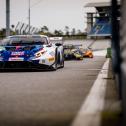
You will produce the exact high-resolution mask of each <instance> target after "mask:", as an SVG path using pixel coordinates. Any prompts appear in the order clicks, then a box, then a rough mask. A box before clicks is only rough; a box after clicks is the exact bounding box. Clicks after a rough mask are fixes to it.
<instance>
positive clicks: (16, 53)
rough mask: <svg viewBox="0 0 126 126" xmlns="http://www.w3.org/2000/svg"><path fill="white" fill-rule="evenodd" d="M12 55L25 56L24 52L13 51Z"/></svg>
mask: <svg viewBox="0 0 126 126" xmlns="http://www.w3.org/2000/svg"><path fill="white" fill-rule="evenodd" d="M11 55H12V56H23V55H24V52H23V51H22V52H12V53H11Z"/></svg>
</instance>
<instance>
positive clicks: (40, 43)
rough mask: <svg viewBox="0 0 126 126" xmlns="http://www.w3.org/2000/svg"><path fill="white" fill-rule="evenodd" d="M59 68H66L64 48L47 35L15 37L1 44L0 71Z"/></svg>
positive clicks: (4, 40)
mask: <svg viewBox="0 0 126 126" xmlns="http://www.w3.org/2000/svg"><path fill="white" fill-rule="evenodd" d="M58 67H64V51H63V46H62V44H60V43H56V44H52V43H50V40H49V38H48V37H47V36H45V35H14V36H9V37H7V38H5V39H3V40H2V42H1V43H0V69H6V68H7V69H8V68H9V69H15V68H26V69H28V68H29V69H31V68H35V69H53V70H56V69H57V68H58Z"/></svg>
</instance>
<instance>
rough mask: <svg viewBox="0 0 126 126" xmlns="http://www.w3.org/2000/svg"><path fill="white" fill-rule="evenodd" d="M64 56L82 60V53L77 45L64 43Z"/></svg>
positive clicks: (66, 58) (69, 58) (67, 58)
mask: <svg viewBox="0 0 126 126" xmlns="http://www.w3.org/2000/svg"><path fill="white" fill-rule="evenodd" d="M64 58H65V60H71V59H77V60H83V53H82V51H81V50H80V49H79V48H78V45H72V44H67V45H64Z"/></svg>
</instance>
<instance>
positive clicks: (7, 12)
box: [6, 0, 10, 36]
mask: <svg viewBox="0 0 126 126" xmlns="http://www.w3.org/2000/svg"><path fill="white" fill-rule="evenodd" d="M9 35H10V0H6V36H9Z"/></svg>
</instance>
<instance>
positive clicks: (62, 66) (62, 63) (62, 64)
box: [61, 51, 64, 68]
mask: <svg viewBox="0 0 126 126" xmlns="http://www.w3.org/2000/svg"><path fill="white" fill-rule="evenodd" d="M61 68H64V51H63V53H62V62H61Z"/></svg>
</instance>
